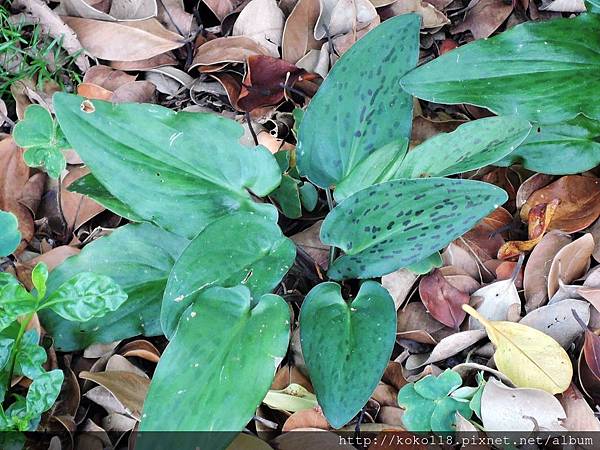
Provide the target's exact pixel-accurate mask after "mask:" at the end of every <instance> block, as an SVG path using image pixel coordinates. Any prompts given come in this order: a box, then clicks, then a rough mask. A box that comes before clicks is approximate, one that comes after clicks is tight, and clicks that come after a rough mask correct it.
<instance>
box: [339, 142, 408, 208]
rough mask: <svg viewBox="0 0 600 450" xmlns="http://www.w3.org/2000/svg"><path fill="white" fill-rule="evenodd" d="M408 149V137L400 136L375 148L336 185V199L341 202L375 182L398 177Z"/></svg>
mask: <svg viewBox="0 0 600 450" xmlns="http://www.w3.org/2000/svg"><path fill="white" fill-rule="evenodd" d="M407 149H408V139H406V138H399V139H397V140H396V141H394V142H391V143H389V144H386V145H384V146H383V147H381V148H378V149H377V150H375V151H374V152H373V153H371V154H370V155H369V156H367V157H366V158H365V159H364V160H363V161H361V162H360V163H358V164H357V165H356V166H355V167H354V168H353V169H352V171H351V172H350V173H349V174H348V175H347V176H346V177H345V178H344V179H343V180H342V181H340V183H339V184H338V185H337V186H336V187H335V191H334V192H333V196H334V197H335V199H336V201H338V202H341V201H342V200H344V199H345V198H348V197H350V196H351V195H352V194H354V193H356V192H358V191H360V190H361V189H364V188H367V187H369V186H372V185H374V184H377V183H381V182H383V181H388V180H393V179H395V178H398V177H397V176H396V174H397V173H398V171H399V170H400V167H401V165H402V161H403V160H404V157H405V155H406V150H407Z"/></svg>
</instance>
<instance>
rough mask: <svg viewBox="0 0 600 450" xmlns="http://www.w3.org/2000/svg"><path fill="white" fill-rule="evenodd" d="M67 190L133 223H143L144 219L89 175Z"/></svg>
mask: <svg viewBox="0 0 600 450" xmlns="http://www.w3.org/2000/svg"><path fill="white" fill-rule="evenodd" d="M68 190H69V191H71V192H77V193H79V194H83V195H87V196H88V197H90V198H91V199H93V200H95V201H96V202H98V203H100V204H101V205H102V206H104V207H105V208H106V209H108V210H110V211H112V212H114V213H115V214H117V215H119V216H121V217H125V218H126V219H129V220H131V221H133V222H143V221H144V219H143V218H142V217H140V216H138V215H137V214H136V213H135V212H133V210H132V209H131V208H130V207H129V206H127V205H126V204H125V203H123V202H122V201H121V200H119V199H118V198H116V197H115V196H113V195H112V194H111V193H110V192H109V191H108V189H106V188H105V187H104V186H102V185H101V184H100V182H99V181H98V180H97V179H96V178H94V176H93V175H92V174H91V173H89V174H87V175H85V176H83V177H81V178H78V179H77V180H75V181H74V182H73V183H71V184H70V185H69V188H68Z"/></svg>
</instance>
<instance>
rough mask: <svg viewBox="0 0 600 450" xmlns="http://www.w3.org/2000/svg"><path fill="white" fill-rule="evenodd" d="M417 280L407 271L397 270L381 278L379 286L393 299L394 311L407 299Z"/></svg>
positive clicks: (412, 273)
mask: <svg viewBox="0 0 600 450" xmlns="http://www.w3.org/2000/svg"><path fill="white" fill-rule="evenodd" d="M417 278H419V276H418V275H417V274H416V273H414V272H412V271H410V270H408V269H398V270H396V271H395V272H392V273H390V274H388V275H384V276H383V277H381V285H382V286H383V287H384V288H386V289H387V290H388V292H389V293H390V295H391V296H392V298H393V299H394V304H395V305H396V311H397V310H398V309H399V308H400V307H401V306H402V305H403V304H404V302H405V301H406V300H407V299H408V295H409V294H410V292H411V291H412V289H413V286H414V284H415V282H416V281H417Z"/></svg>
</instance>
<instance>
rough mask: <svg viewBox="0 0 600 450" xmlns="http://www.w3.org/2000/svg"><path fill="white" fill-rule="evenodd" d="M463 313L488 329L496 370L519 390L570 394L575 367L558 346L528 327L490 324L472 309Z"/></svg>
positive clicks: (514, 324)
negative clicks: (568, 390)
mask: <svg viewBox="0 0 600 450" xmlns="http://www.w3.org/2000/svg"><path fill="white" fill-rule="evenodd" d="M463 309H464V310H465V311H466V312H467V313H469V314H470V315H471V316H473V317H474V318H476V319H477V320H479V322H481V323H482V324H483V325H484V326H485V330H486V332H487V334H488V337H489V338H490V340H491V341H492V343H493V344H494V345H495V347H496V352H495V353H494V361H495V362H496V366H497V367H498V369H499V370H500V371H501V372H502V373H503V374H505V375H506V376H508V378H510V379H511V380H512V382H513V383H514V384H515V385H516V386H518V387H529V388H537V389H541V390H543V391H546V392H549V393H551V394H559V393H561V392H564V391H565V390H567V388H568V387H569V384H570V383H571V378H572V377H573V366H572V364H571V360H570V359H569V355H567V353H566V352H565V350H564V349H563V348H562V347H561V346H560V344H559V343H558V342H556V341H555V340H554V339H552V338H551V337H550V336H548V335H546V334H544V333H542V332H541V331H538V330H536V329H535V328H531V327H528V326H526V325H521V324H519V323H513V322H505V321H491V320H488V319H486V318H485V317H483V316H482V315H481V314H479V313H478V312H477V311H475V310H474V309H473V308H471V307H470V306H469V305H464V306H463Z"/></svg>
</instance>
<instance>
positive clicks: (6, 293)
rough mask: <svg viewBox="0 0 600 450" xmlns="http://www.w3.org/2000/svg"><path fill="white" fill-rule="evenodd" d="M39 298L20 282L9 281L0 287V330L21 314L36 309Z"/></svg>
mask: <svg viewBox="0 0 600 450" xmlns="http://www.w3.org/2000/svg"><path fill="white" fill-rule="evenodd" d="M36 306H37V300H36V299H35V298H34V297H33V295H31V294H30V293H29V292H27V290H26V289H25V288H24V287H23V286H21V285H20V284H18V283H8V284H6V285H4V286H3V287H1V288H0V331H2V330H4V329H5V328H6V327H8V326H9V325H10V324H11V323H12V322H14V321H15V320H17V318H18V317H19V316H23V315H25V314H29V313H32V312H34V311H35V309H36Z"/></svg>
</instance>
